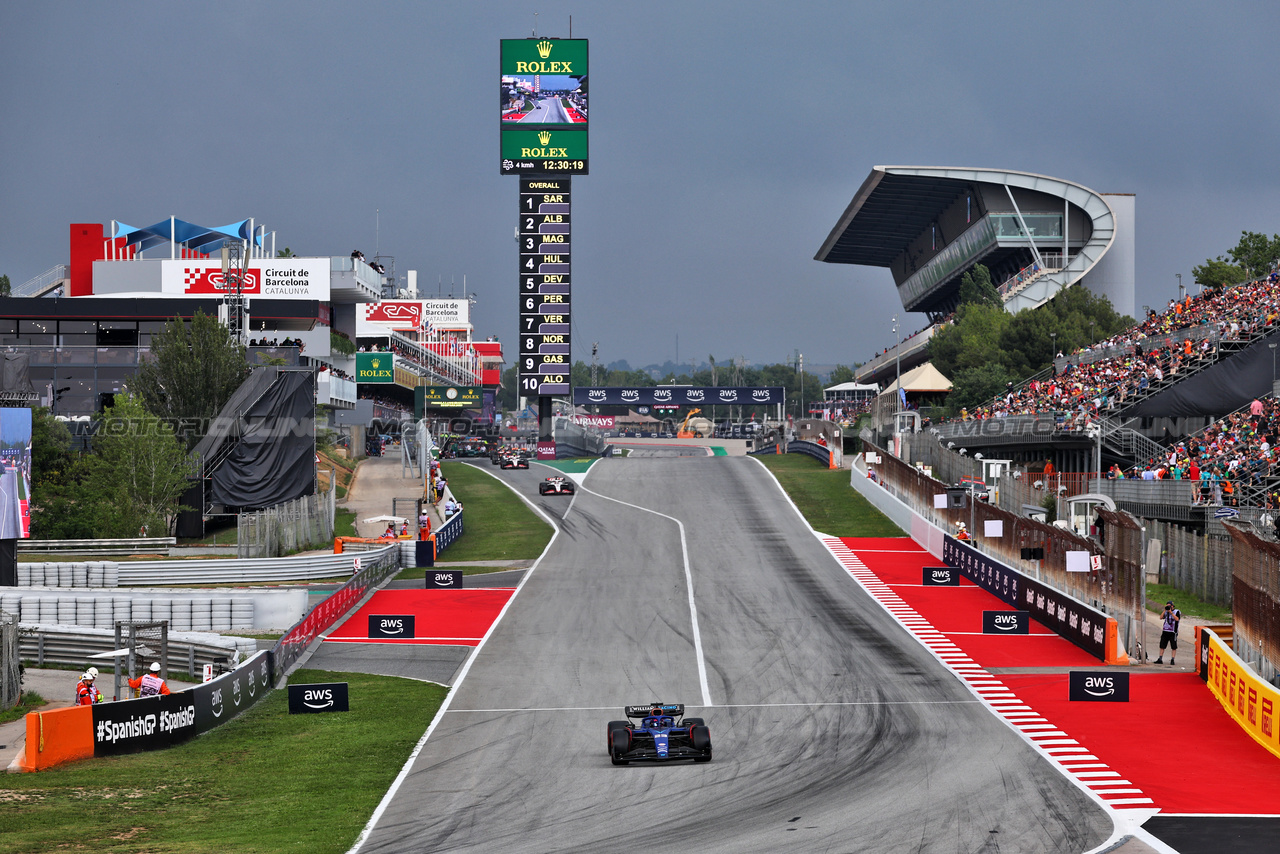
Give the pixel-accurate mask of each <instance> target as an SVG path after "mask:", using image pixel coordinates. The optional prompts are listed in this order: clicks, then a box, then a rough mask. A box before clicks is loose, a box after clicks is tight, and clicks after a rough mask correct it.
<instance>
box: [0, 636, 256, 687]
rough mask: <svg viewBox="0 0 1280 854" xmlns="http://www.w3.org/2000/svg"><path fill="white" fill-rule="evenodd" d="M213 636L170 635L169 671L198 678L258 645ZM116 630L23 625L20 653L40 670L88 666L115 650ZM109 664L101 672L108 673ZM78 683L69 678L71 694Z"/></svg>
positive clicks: (243, 655) (236, 639)
mask: <svg viewBox="0 0 1280 854" xmlns="http://www.w3.org/2000/svg"><path fill="white" fill-rule="evenodd" d="M209 638H210V635H207V634H205V635H202V636H201V637H194V636H192V633H190V632H169V672H170V673H171V674H172V673H173V672H174V671H175V670H178V669H185V670H186V672H187V674H188V675H189V676H190V677H192V678H193V679H194V678H195V676H196V674H197V673H199V672H200V670H201V668H203V667H204V665H206V664H225V663H227V662H228V661H229V660H230V659H231V658H233V657H234V656H235V654H236V653H240V654H241V655H242V657H248V656H249V655H252V654H253V652H254V651H255V650H256V649H257V642H256V641H254V640H253V639H252V638H224V640H226V641H228V643H226V644H225V645H222V644H215V643H210V642H209ZM115 648H116V646H115V630H114V629H90V628H83V627H78V626H45V625H39V626H37V625H33V624H28V623H23V624H21V625H20V627H19V631H18V654H19V655H20V656H21V657H22V658H23V659H24V660H26V661H32V662H35V664H36V666H37V667H43V666H45V665H46V664H49V663H57V664H74V665H78V666H84V667H87V666H88V664H89V661H90V659H89V656H91V655H94V654H96V653H100V652H109V651H111V650H113V649H115ZM107 661H108V664H107V665H106V666H105V667H102V668H101V670H103V671H104V672H105V671H107V670H108V669H109V668H110V667H111V664H110V659H107ZM74 684H75V680H74V679H73V678H72V676H71V674H68V677H67V693H68V695H70V694H71V693H72V686H73V685H74Z"/></svg>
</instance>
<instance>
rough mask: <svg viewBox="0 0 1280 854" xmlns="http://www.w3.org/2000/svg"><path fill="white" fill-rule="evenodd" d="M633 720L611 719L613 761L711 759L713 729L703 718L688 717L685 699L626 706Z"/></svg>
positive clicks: (610, 734)
mask: <svg viewBox="0 0 1280 854" xmlns="http://www.w3.org/2000/svg"><path fill="white" fill-rule="evenodd" d="M624 714H625V715H626V716H627V718H629V719H631V718H639V719H640V723H639V724H638V725H637V724H635V723H633V722H632V721H631V720H625V721H609V728H608V736H609V737H608V741H607V747H608V750H609V758H610V759H611V760H612V761H613V764H614V765H626V764H627V763H629V762H637V761H654V762H666V761H668V760H671V759H692V760H693V761H694V762H710V761H711V730H709V729H707V725H706V724H705V723H703V722H702V718H686V717H685V716H684V704H683V703H659V702H653V703H648V704H646V705H643V706H627V707H626V710H625V712H624Z"/></svg>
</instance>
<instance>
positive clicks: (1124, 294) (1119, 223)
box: [1081, 193, 1159, 317]
mask: <svg viewBox="0 0 1280 854" xmlns="http://www.w3.org/2000/svg"><path fill="white" fill-rule="evenodd" d="M1101 195H1102V196H1103V198H1105V199H1106V202H1107V204H1108V205H1110V206H1111V210H1112V211H1113V212H1114V213H1115V217H1116V236H1115V240H1114V241H1112V243H1111V248H1110V249H1108V250H1107V254H1106V255H1103V256H1102V258H1101V259H1100V260H1099V261H1098V263H1097V264H1095V265H1094V268H1093V269H1092V270H1090V271H1089V272H1088V274H1087V275H1086V276H1085V277H1084V279H1082V280H1081V281H1082V283H1083V284H1084V286H1085V287H1087V288H1088V289H1089V290H1090V291H1092V292H1093V293H1095V294H1097V295H1099V296H1105V297H1106V298H1107V299H1109V300H1111V306H1112V308H1114V309H1115V310H1116V311H1117V312H1119V313H1120V314H1127V315H1129V316H1130V317H1136V316H1135V314H1134V310H1135V306H1134V300H1135V296H1134V291H1135V288H1136V280H1137V274H1136V266H1135V260H1134V259H1135V250H1136V244H1137V242H1136V239H1135V238H1136V234H1135V232H1134V229H1135V228H1136V226H1135V224H1134V210H1135V207H1136V203H1137V198H1136V197H1135V196H1133V195H1132V194H1127V193H1126V194H1115V193H1102V194H1101ZM1157 308H1159V306H1157Z"/></svg>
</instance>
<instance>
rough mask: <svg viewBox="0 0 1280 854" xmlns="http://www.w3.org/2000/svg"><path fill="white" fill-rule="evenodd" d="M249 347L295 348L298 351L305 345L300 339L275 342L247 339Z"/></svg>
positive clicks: (262, 339)
mask: <svg viewBox="0 0 1280 854" xmlns="http://www.w3.org/2000/svg"><path fill="white" fill-rule="evenodd" d="M249 346H250V347H297V348H298V351H299V352H301V351H302V350H304V349H306V346H307V345H306V344H303V343H302V339H301V338H284V339H282V340H276V339H275V338H251V339H249Z"/></svg>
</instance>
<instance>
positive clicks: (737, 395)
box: [573, 385, 786, 406]
mask: <svg viewBox="0 0 1280 854" xmlns="http://www.w3.org/2000/svg"><path fill="white" fill-rule="evenodd" d="M573 402H574V404H576V405H579V406H581V405H583V404H588V403H598V404H606V405H608V404H612V405H615V406H618V405H621V406H636V405H640V406H687V405H694V406H706V405H709V404H713V403H719V404H733V405H736V406H765V405H770V404H774V403H786V389H784V388H783V387H782V386H763V387H755V386H728V387H723V386H691V385H690V386H656V387H647V388H646V387H640V388H627V387H608V388H599V387H596V388H575V389H574V390H573Z"/></svg>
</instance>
